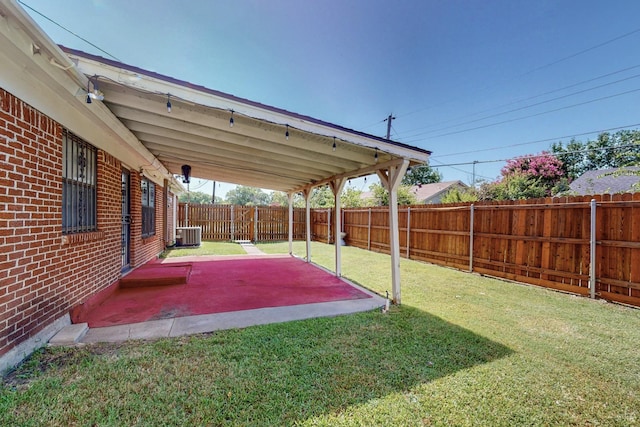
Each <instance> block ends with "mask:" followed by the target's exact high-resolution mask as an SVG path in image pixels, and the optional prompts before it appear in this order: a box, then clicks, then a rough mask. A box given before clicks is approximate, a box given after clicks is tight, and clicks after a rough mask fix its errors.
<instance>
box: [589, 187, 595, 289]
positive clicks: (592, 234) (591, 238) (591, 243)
mask: <svg viewBox="0 0 640 427" xmlns="http://www.w3.org/2000/svg"><path fill="white" fill-rule="evenodd" d="M590 206H591V232H590V236H589V291H590V296H591V298H595V297H596V200H595V199H591V203H590Z"/></svg>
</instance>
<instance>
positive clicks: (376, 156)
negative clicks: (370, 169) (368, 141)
mask: <svg viewBox="0 0 640 427" xmlns="http://www.w3.org/2000/svg"><path fill="white" fill-rule="evenodd" d="M373 158H374V159H375V161H376V163H378V147H376V154H374V155H373Z"/></svg>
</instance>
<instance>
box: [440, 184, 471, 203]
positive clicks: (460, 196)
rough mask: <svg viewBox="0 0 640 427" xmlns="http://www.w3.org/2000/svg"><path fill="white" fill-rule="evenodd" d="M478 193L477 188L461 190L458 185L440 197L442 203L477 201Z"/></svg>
mask: <svg viewBox="0 0 640 427" xmlns="http://www.w3.org/2000/svg"><path fill="white" fill-rule="evenodd" d="M477 201H478V195H477V194H476V191H475V189H473V188H468V189H466V190H461V189H460V188H458V187H454V188H452V189H451V190H449V191H448V192H447V194H445V195H444V196H442V199H440V203H462V202H477Z"/></svg>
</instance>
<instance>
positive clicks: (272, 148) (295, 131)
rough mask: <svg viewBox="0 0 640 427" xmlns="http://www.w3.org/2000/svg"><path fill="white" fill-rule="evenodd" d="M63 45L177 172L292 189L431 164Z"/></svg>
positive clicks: (374, 141) (421, 154) (388, 144)
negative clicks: (391, 168) (186, 168)
mask: <svg viewBox="0 0 640 427" xmlns="http://www.w3.org/2000/svg"><path fill="white" fill-rule="evenodd" d="M63 50H64V51H65V52H66V53H67V55H69V57H70V58H71V60H72V61H74V62H75V63H76V64H77V67H78V69H79V71H81V72H82V73H84V74H85V75H86V76H87V77H88V78H89V80H90V87H89V91H90V92H93V91H94V89H95V90H98V91H99V92H96V93H97V94H98V95H103V96H104V100H103V101H102V102H103V103H104V104H105V105H106V106H107V107H108V108H109V110H111V112H113V114H114V115H115V116H116V117H117V118H118V119H119V120H120V121H121V122H122V123H123V124H124V125H125V126H126V127H127V128H128V129H129V130H130V131H131V132H132V133H133V134H134V135H135V137H136V138H137V139H138V140H139V141H140V142H141V143H142V144H143V145H144V146H145V147H146V148H147V149H148V150H149V151H150V152H151V153H152V154H153V155H154V156H155V157H156V158H157V159H158V160H159V161H160V163H161V164H162V165H163V166H164V167H166V169H167V170H168V171H169V172H171V173H173V174H175V175H182V166H183V165H189V166H190V167H191V176H192V177H197V178H203V179H209V180H216V181H224V182H230V183H235V184H241V185H248V186H253V187H259V188H267V189H271V190H280V191H285V192H293V191H301V190H304V189H308V188H311V187H313V186H317V185H320V184H324V183H328V182H330V181H332V180H333V179H336V178H351V177H357V176H362V175H367V174H370V173H375V172H376V171H377V170H381V169H385V168H388V167H389V166H393V165H396V164H398V163H399V162H402V161H403V160H408V161H409V162H410V164H419V163H424V162H426V161H427V159H428V156H429V154H430V153H429V151H427V150H423V149H419V148H415V147H411V146H407V145H404V144H401V143H397V142H394V141H389V140H386V139H383V138H378V137H375V136H371V135H366V134H363V133H361V132H357V131H353V130H350V129H345V128H343V127H340V126H336V125H333V124H330V123H326V122H322V121H319V120H316V119H313V118H310V117H306V116H301V115H299V114H295V113H291V112H288V111H284V110H281V109H277V108H273V107H269V106H265V105H262V104H258V103H255V102H251V101H248V100H246V99H241V98H237V97H234V96H232V95H228V94H224V93H221V92H217V91H213V90H210V89H207V88H204V87H200V86H195V85H192V84H190V83H187V82H183V81H179V80H175V79H173V78H170V77H166V76H162V75H159V74H157V73H153V72H149V71H146V70H142V69H139V68H136V67H131V66H128V65H125V64H122V63H118V62H114V61H110V60H107V59H105V58H100V57H95V56H92V55H89V54H86V53H83V52H78V51H74V50H71V49H67V48H64V49H63ZM167 101H170V102H171V111H170V112H169V111H168V108H167ZM93 102H100V101H98V100H94V101H93ZM232 112H233V113H232ZM231 117H233V126H231V125H230V119H231ZM287 131H288V134H289V136H288V138H287V136H286V133H287ZM334 143H335V146H334ZM156 167H157V166H156V165H153V164H150V165H148V166H143V167H142V169H143V170H144V172H147V173H150V174H151V173H153V169H154V168H156Z"/></svg>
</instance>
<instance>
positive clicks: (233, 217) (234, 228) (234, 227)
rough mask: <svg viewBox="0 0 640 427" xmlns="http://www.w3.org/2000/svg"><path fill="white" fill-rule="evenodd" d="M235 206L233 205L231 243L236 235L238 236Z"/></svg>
mask: <svg viewBox="0 0 640 427" xmlns="http://www.w3.org/2000/svg"><path fill="white" fill-rule="evenodd" d="M233 208H234V206H233V205H231V241H232V242H233V241H234V240H236V239H235V237H236V236H235V235H236V217H235V215H234V213H235V210H234V209H233Z"/></svg>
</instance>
